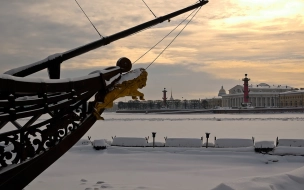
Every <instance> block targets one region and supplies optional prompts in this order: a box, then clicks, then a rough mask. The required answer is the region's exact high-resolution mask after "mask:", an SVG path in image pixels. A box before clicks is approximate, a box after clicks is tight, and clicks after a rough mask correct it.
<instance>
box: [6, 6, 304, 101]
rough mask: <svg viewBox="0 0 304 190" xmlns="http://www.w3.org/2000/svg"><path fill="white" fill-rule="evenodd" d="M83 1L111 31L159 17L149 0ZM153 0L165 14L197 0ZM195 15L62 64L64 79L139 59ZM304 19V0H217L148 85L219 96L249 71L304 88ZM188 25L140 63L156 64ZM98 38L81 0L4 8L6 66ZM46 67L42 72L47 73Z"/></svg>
mask: <svg viewBox="0 0 304 190" xmlns="http://www.w3.org/2000/svg"><path fill="white" fill-rule="evenodd" d="M78 2H79V3H80V4H81V6H82V8H83V9H84V10H85V11H86V13H87V14H88V16H89V17H90V19H91V20H92V22H93V23H94V24H95V26H96V28H97V29H98V30H99V32H100V33H101V34H102V35H104V36H108V35H112V34H115V33H117V32H119V31H121V30H125V29H127V28H129V27H133V26H135V25H138V24H141V23H143V22H145V21H148V20H151V19H153V18H154V16H153V15H152V14H151V13H150V11H149V10H148V9H147V7H146V6H145V5H144V4H143V3H139V2H135V1H129V2H128V3H125V1H122V0H116V1H98V0H92V1H85V0H78ZM146 2H147V3H148V5H149V6H150V8H151V9H152V10H153V12H154V13H155V14H156V15H157V16H162V15H164V14H166V13H169V12H171V11H176V10H177V9H180V8H183V7H185V6H188V5H190V4H193V3H194V2H195V1H188V0H187V1H182V0H177V1H168V2H164V1H161V0H155V1H146ZM189 14H190V13H186V14H184V15H181V16H178V17H176V18H173V19H172V20H171V22H163V23H161V24H160V25H157V26H155V27H151V28H149V29H147V30H144V31H142V32H139V33H137V34H135V35H132V36H130V37H127V38H125V39H121V40H118V41H116V42H113V43H111V44H109V45H107V46H105V47H101V48H99V49H96V50H94V51H90V52H88V53H86V54H84V55H81V56H78V57H75V58H73V59H71V60H68V61H66V62H64V64H62V77H63V78H65V77H70V78H72V77H78V76H82V75H86V74H87V73H90V72H91V71H93V70H96V69H102V68H105V67H107V66H113V65H115V63H116V61H117V60H118V59H119V58H120V57H123V56H125V57H128V58H130V59H131V60H132V61H135V60H136V59H137V58H139V57H140V56H141V55H143V54H144V53H145V52H146V51H147V50H148V49H150V48H151V47H152V46H153V45H154V44H156V43H157V42H158V41H159V40H160V39H162V38H163V37H164V36H165V35H166V34H168V33H169V32H170V31H171V30H172V29H173V28H174V27H175V26H176V25H177V24H178V23H180V22H181V21H182V20H183V19H184V18H186V17H187V16H188V15H189ZM303 25H304V2H303V1H302V0H290V1H285V0H267V1H265V0H255V1H249V0H217V1H209V3H208V4H207V5H205V6H204V7H203V8H202V9H201V10H200V12H199V13H198V14H197V16H196V17H195V18H194V19H193V21H192V22H191V23H190V24H189V25H188V27H186V29H185V30H184V31H183V32H182V33H181V34H180V35H179V36H178V38H177V39H176V40H175V41H174V42H173V43H172V45H170V47H169V48H168V49H167V50H166V51H165V52H164V53H163V54H162V55H161V56H160V57H159V58H158V59H157V60H156V61H155V63H154V64H153V65H152V66H151V68H149V70H148V71H149V81H148V86H147V87H146V88H145V89H144V91H146V92H147V93H146V94H147V97H148V98H149V99H157V98H161V91H162V89H163V88H164V87H167V88H168V89H169V88H171V87H172V89H173V92H174V95H176V96H177V97H187V98H189V99H190V98H202V97H204V96H206V97H213V96H216V95H217V92H218V89H219V88H220V87H221V85H224V87H225V88H226V90H228V89H229V88H231V87H233V86H234V85H236V84H238V83H239V79H240V78H242V77H243V75H244V73H248V74H249V76H250V77H251V78H252V82H253V83H259V82H267V83H277V84H282V85H283V84H287V85H290V86H294V87H304V82H303V81H302V78H303V77H302V75H303V72H304V65H303V60H304V29H303V28H304V27H303ZM181 27H182V26H181ZM181 27H179V28H178V30H176V31H175V32H173V33H172V34H171V35H170V36H169V37H168V38H166V39H165V40H164V41H163V42H162V43H160V44H159V45H158V46H156V47H155V48H154V49H153V50H152V51H150V52H149V53H148V54H147V55H146V56H145V57H143V58H142V59H140V60H139V61H138V62H137V63H136V64H135V66H142V67H146V66H147V65H148V64H149V63H151V61H153V60H154V59H155V58H156V57H157V56H158V55H159V53H160V52H161V51H162V50H163V49H164V48H165V47H166V46H167V44H168V43H170V41H171V40H172V39H173V38H174V37H175V36H176V35H177V33H178V32H179V30H180V29H181ZM98 39H99V36H98V34H97V33H96V31H95V30H94V28H93V27H92V26H91V24H90V23H89V22H88V20H87V18H86V17H85V16H84V15H83V13H82V12H81V10H80V9H79V7H78V6H77V4H76V3H75V2H74V1H60V2H56V3H54V2H53V1H51V0H45V1H34V0H28V1H18V2H16V1H12V2H11V1H10V2H8V1H7V2H5V3H2V4H1V6H0V42H1V44H0V63H1V64H0V70H1V71H2V72H5V71H6V70H9V69H12V68H16V67H20V66H23V65H26V64H30V63H33V62H36V61H39V60H41V59H44V58H45V57H47V56H49V55H51V54H54V53H60V52H65V51H67V50H70V49H73V48H76V47H79V46H82V45H85V44H87V43H90V42H93V41H95V40H98ZM45 73H46V71H41V72H39V73H37V74H35V75H34V76H35V77H45V76H46V75H45ZM269 81H270V82H269Z"/></svg>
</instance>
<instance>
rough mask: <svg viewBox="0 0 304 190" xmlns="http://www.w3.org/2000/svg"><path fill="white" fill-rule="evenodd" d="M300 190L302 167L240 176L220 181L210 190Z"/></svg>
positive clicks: (303, 178) (303, 175)
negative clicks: (232, 179)
mask: <svg viewBox="0 0 304 190" xmlns="http://www.w3.org/2000/svg"><path fill="white" fill-rule="evenodd" d="M247 189H251V190H302V189H304V167H301V168H299V169H296V170H293V171H291V172H286V173H281V174H276V175H270V176H263V177H249V178H241V179H238V180H235V181H232V182H227V183H221V184H220V185H218V186H217V187H215V188H214V189H212V190H247Z"/></svg>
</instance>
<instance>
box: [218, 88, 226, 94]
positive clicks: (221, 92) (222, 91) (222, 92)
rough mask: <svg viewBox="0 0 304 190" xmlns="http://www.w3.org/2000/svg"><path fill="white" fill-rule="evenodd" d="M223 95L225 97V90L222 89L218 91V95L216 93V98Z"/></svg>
mask: <svg viewBox="0 0 304 190" xmlns="http://www.w3.org/2000/svg"><path fill="white" fill-rule="evenodd" d="M223 95H226V90H225V89H224V88H223V86H222V88H221V89H220V91H219V93H218V96H223Z"/></svg>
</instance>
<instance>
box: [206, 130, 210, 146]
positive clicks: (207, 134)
mask: <svg viewBox="0 0 304 190" xmlns="http://www.w3.org/2000/svg"><path fill="white" fill-rule="evenodd" d="M209 135H210V133H206V139H207V142H206V148H208V139H209Z"/></svg>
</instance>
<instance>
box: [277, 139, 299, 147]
mask: <svg viewBox="0 0 304 190" xmlns="http://www.w3.org/2000/svg"><path fill="white" fill-rule="evenodd" d="M278 146H292V147H304V139H279V144H278Z"/></svg>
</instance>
